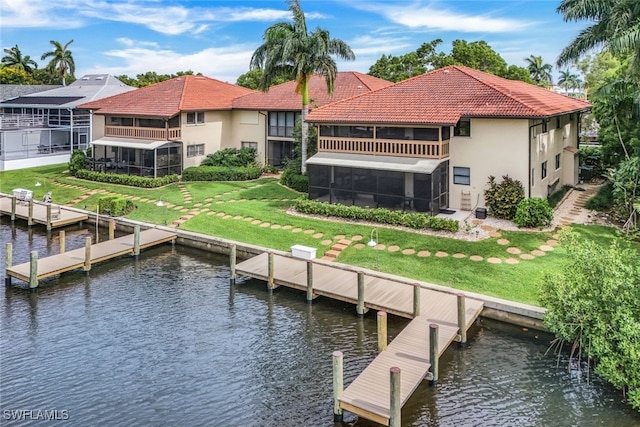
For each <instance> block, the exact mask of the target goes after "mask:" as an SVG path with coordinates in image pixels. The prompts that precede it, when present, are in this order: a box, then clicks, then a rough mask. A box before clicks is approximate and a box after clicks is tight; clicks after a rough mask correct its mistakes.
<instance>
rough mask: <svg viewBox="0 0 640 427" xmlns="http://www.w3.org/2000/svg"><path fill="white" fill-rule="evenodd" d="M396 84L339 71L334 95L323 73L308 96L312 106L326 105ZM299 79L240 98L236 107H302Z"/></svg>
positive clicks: (310, 84) (286, 109)
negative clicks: (330, 91)
mask: <svg viewBox="0 0 640 427" xmlns="http://www.w3.org/2000/svg"><path fill="white" fill-rule="evenodd" d="M391 84H393V83H391V82H389V81H387V80H382V79H379V78H377V77H373V76H369V75H367V74H362V73H358V72H354V71H342V72H338V73H337V76H336V81H335V82H334V84H333V95H332V96H329V94H328V93H327V84H326V82H325V79H324V77H323V76H321V75H314V76H313V77H311V80H309V99H310V100H311V105H310V107H311V108H315V107H317V106H321V105H326V104H329V103H331V102H335V101H339V100H341V99H346V98H351V97H353V96H356V95H361V94H363V93H368V92H371V91H372V90H377V89H381V88H383V87H387V86H389V85H391ZM295 89H296V82H295V81H290V82H286V83H282V84H279V85H277V86H272V87H270V88H269V91H268V92H257V93H252V94H249V95H245V96H243V97H241V98H237V99H235V100H234V101H233V108H237V109H245V110H271V111H274V110H277V111H295V110H299V109H301V108H302V97H301V96H300V94H298V93H296V91H295Z"/></svg>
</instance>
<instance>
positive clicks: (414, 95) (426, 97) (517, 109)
mask: <svg viewBox="0 0 640 427" xmlns="http://www.w3.org/2000/svg"><path fill="white" fill-rule="evenodd" d="M590 107H591V105H590V104H589V103H588V102H586V101H584V100H580V99H576V98H570V97H568V96H565V95H561V94H558V93H555V92H552V91H550V90H547V89H544V88H541V87H539V86H534V85H531V84H528V83H524V82H521V81H515V80H507V79H503V78H501V77H497V76H494V75H492V74H487V73H484V72H482V71H478V70H474V69H472V68H468V67H464V66H459V65H452V66H449V67H445V68H440V69H438V70H434V71H431V72H429V73H426V74H422V75H420V76H417V77H413V78H410V79H408V80H404V81H402V82H399V83H396V84H394V85H393V86H388V87H385V88H382V89H379V90H376V91H373V92H369V93H366V94H363V95H359V96H355V97H353V98H349V99H345V100H343V101H338V102H335V103H333V104H330V105H326V106H323V107H321V108H317V109H315V110H313V111H312V112H311V113H310V115H309V118H308V121H309V122H313V123H395V124H444V125H455V124H456V123H457V122H458V120H460V118H461V117H500V118H510V117H513V118H521V117H522V118H525V117H526V118H542V117H550V116H553V115H558V114H566V113H570V112H574V111H584V110H588V109H590Z"/></svg>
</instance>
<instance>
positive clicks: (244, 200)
mask: <svg viewBox="0 0 640 427" xmlns="http://www.w3.org/2000/svg"><path fill="white" fill-rule="evenodd" d="M238 201H239V202H246V201H247V199H240V200H238Z"/></svg>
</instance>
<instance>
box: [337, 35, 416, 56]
mask: <svg viewBox="0 0 640 427" xmlns="http://www.w3.org/2000/svg"><path fill="white" fill-rule="evenodd" d="M411 45H412V43H411V42H410V41H409V39H408V38H406V37H376V36H371V35H364V36H360V37H356V38H355V39H353V40H351V41H349V46H351V49H352V50H353V52H354V53H355V54H356V58H358V59H359V57H360V56H371V55H376V56H382V55H383V54H385V55H389V54H394V53H398V54H401V55H402V54H405V53H407V51H408V50H409V48H410V47H411Z"/></svg>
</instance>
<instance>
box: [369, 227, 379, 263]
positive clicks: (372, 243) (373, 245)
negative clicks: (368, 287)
mask: <svg viewBox="0 0 640 427" xmlns="http://www.w3.org/2000/svg"><path fill="white" fill-rule="evenodd" d="M374 234H375V235H376V238H375V240H374V238H373V235H374ZM378 241H380V236H379V235H378V229H377V228H374V229H373V230H371V236H370V238H369V242H367V246H369V247H370V248H372V249H373V250H374V251H376V268H378V250H377V249H376V246H377V245H378Z"/></svg>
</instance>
